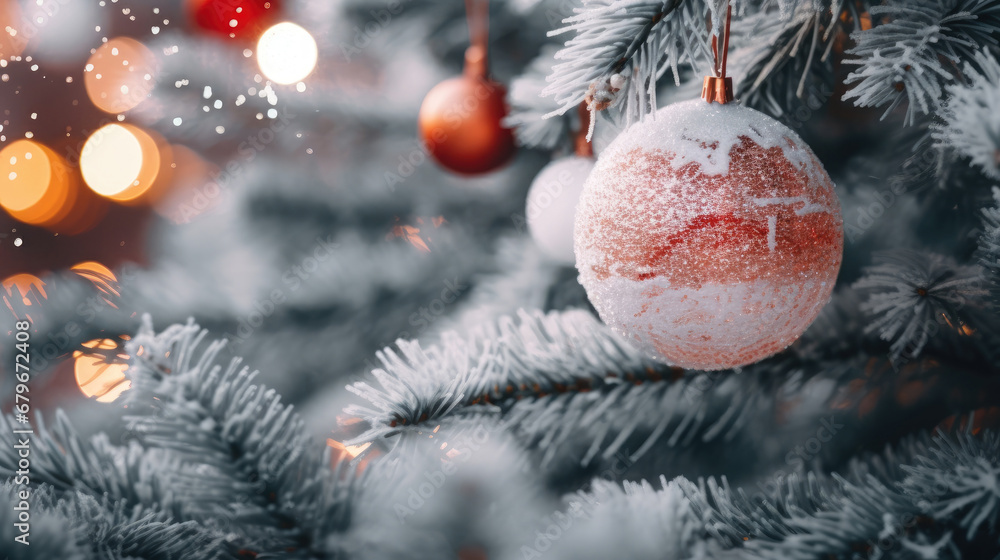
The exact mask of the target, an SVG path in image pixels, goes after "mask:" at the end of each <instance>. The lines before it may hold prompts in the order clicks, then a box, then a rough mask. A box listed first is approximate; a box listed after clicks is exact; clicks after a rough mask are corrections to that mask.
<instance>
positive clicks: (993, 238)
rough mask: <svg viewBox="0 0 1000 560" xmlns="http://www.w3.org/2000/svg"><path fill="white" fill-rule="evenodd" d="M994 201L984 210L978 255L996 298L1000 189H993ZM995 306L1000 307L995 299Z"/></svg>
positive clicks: (999, 273) (998, 287)
mask: <svg viewBox="0 0 1000 560" xmlns="http://www.w3.org/2000/svg"><path fill="white" fill-rule="evenodd" d="M993 199H994V201H995V202H996V204H994V205H993V206H991V207H989V208H983V233H982V235H980V237H979V248H978V250H977V253H978V256H979V263H980V264H981V265H982V266H983V268H985V269H986V272H987V273H988V274H989V276H990V280H991V283H992V291H993V293H994V296H998V295H1000V187H993ZM994 305H995V306H996V305H1000V301H998V300H997V299H994Z"/></svg>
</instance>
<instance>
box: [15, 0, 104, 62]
mask: <svg viewBox="0 0 1000 560" xmlns="http://www.w3.org/2000/svg"><path fill="white" fill-rule="evenodd" d="M21 2H22V9H23V14H22V15H23V19H22V22H28V21H30V22H31V25H30V27H29V26H27V25H25V24H22V30H24V35H26V36H30V37H27V38H30V42H29V43H28V48H27V50H28V53H29V54H31V56H32V58H33V59H35V60H39V61H42V62H44V63H45V65H46V66H47V67H53V66H59V67H62V68H70V67H78V66H79V64H81V63H82V62H83V61H84V60H85V59H86V58H87V56H88V55H89V54H90V50H91V48H92V47H94V46H95V45H99V44H100V42H101V37H102V36H103V35H104V34H103V33H101V31H100V30H101V29H107V28H108V23H109V21H110V10H108V9H106V8H104V7H102V6H101V5H100V4H99V3H98V2H80V1H75V2H69V1H66V0H56V1H55V2H53V1H52V0H46V1H45V2H42V1H39V0H27V1H25V0H21ZM2 3H14V2H13V1H12V0H5V1H4V2H2Z"/></svg>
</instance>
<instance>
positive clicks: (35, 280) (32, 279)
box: [3, 274, 48, 307]
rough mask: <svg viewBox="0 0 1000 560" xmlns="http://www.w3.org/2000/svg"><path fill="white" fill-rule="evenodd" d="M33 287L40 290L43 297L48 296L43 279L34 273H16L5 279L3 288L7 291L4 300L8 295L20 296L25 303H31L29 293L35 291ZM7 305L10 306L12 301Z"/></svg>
mask: <svg viewBox="0 0 1000 560" xmlns="http://www.w3.org/2000/svg"><path fill="white" fill-rule="evenodd" d="M32 288H35V289H37V290H38V293H39V294H41V296H42V299H45V298H47V297H48V295H47V294H46V293H45V282H42V279H41V278H39V277H37V276H35V275H34V274H15V275H13V276H8V277H7V279H6V280H4V281H3V289H4V290H5V291H6V292H7V294H6V295H5V296H4V300H6V299H7V298H8V297H12V298H13V297H20V298H21V299H22V301H23V302H24V305H31V299H30V298H29V294H31V292H32V291H33V290H32ZM14 290H17V293H14ZM7 306H8V307H10V303H8V304H7Z"/></svg>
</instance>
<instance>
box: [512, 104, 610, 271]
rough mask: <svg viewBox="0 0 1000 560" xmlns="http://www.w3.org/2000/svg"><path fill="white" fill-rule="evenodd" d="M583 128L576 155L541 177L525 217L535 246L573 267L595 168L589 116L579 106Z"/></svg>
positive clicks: (576, 136)
mask: <svg viewBox="0 0 1000 560" xmlns="http://www.w3.org/2000/svg"><path fill="white" fill-rule="evenodd" d="M579 117H580V128H579V129H578V130H577V131H576V133H575V134H574V138H573V139H574V142H575V153H574V155H572V156H567V157H563V158H559V159H557V160H554V161H552V162H551V163H549V164H548V165H546V166H545V167H544V168H542V170H541V172H539V173H538V176H536V177H535V180H534V181H532V182H531V188H530V189H529V190H528V201H527V204H526V205H525V209H524V215H525V216H526V217H527V222H528V231H530V232H531V238H532V239H534V240H535V244H536V245H538V247H539V248H540V249H541V250H542V252H543V253H545V255H546V256H548V257H549V258H550V259H552V260H553V261H555V262H557V263H560V264H568V265H571V264H573V263H575V262H576V257H574V256H573V221H574V218H575V217H576V205H577V203H578V202H579V201H580V193H582V192H583V185H584V183H585V182H586V181H587V177H588V176H589V175H590V171H591V170H592V169H593V168H594V163H595V160H594V150H593V147H592V146H591V144H590V142H589V141H588V140H587V136H588V130H589V128H588V127H587V121H588V120H589V117H590V113H589V111H588V110H587V106H586V104H581V105H580V110H579Z"/></svg>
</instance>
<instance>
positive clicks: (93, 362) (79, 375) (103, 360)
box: [73, 338, 132, 402]
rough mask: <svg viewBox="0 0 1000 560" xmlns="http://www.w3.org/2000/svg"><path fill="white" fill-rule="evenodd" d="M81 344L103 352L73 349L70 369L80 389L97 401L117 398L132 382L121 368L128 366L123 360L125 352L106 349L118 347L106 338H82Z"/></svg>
mask: <svg viewBox="0 0 1000 560" xmlns="http://www.w3.org/2000/svg"><path fill="white" fill-rule="evenodd" d="M83 346H84V347H86V348H94V349H95V350H102V351H103V352H94V353H87V352H83V351H81V350H76V351H74V352H73V358H74V360H75V362H74V364H73V370H74V373H75V375H76V384H77V385H78V386H79V387H80V391H81V392H83V394H84V395H86V396H87V397H88V398H96V399H97V401H98V402H111V401H113V400H115V399H117V398H118V397H119V396H121V394H122V393H123V392H125V390H126V389H128V388H129V387H130V386H131V385H132V382H131V381H129V380H128V379H126V377H125V370H127V369H128V364H127V363H126V362H125V360H127V359H128V354H124V353H117V354H114V353H113V352H109V351H114V350H116V349H118V344H117V343H116V342H115V341H114V340H112V339H110V338H105V339H97V340H91V341H88V342H84V343H83ZM109 356H113V357H116V358H118V359H120V360H121V361H119V360H115V359H112V358H109ZM109 360H110V361H109Z"/></svg>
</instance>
